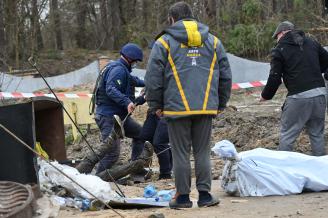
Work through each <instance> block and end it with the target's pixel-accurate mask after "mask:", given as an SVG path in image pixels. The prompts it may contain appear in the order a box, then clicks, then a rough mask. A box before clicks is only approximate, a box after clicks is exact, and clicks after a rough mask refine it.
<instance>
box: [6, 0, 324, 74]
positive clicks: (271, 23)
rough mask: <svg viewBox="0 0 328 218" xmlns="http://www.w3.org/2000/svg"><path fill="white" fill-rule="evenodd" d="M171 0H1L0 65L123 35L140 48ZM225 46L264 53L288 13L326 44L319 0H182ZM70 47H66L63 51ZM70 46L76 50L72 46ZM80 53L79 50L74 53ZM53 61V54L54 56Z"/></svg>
mask: <svg viewBox="0 0 328 218" xmlns="http://www.w3.org/2000/svg"><path fill="white" fill-rule="evenodd" d="M174 2H177V1H176V0H88V1H86V0H0V66H1V67H0V68H1V69H2V70H6V69H20V68H24V67H25V66H26V60H27V59H28V57H30V56H34V57H36V58H39V59H40V58H42V57H47V58H48V59H50V60H51V59H53V60H56V59H60V58H62V56H61V54H63V53H65V51H66V53H68V54H69V55H70V56H74V55H75V56H76V57H77V58H78V57H82V56H84V55H85V53H87V52H89V51H92V52H93V53H97V52H101V51H112V52H114V51H117V50H119V49H120V47H121V46H122V45H123V44H125V43H126V42H136V43H138V44H139V45H141V46H142V47H143V48H145V50H146V48H147V46H148V43H149V42H150V41H151V40H152V39H153V38H154V36H156V35H157V34H158V33H159V32H160V31H161V30H162V29H163V28H165V26H166V25H167V23H166V21H167V13H168V8H169V7H170V5H172V4H173V3H174ZM186 2H188V3H190V5H191V6H192V8H193V11H194V14H195V17H196V18H197V19H198V20H199V21H201V22H203V23H205V24H207V25H209V26H210V29H211V32H212V33H214V34H216V35H217V36H218V37H219V38H220V39H221V40H222V41H223V43H224V46H225V47H226V50H227V51H228V52H230V53H233V54H235V55H238V56H240V57H245V58H250V59H255V60H266V61H267V60H268V54H269V51H270V49H271V48H272V47H273V46H274V40H273V39H272V38H271V35H272V33H273V31H274V29H275V27H276V25H277V23H279V22H280V21H283V20H289V21H291V22H293V23H295V24H296V26H297V27H298V28H300V29H303V30H305V31H306V32H307V33H309V34H311V35H313V37H315V38H316V39H317V40H318V41H319V42H320V43H321V44H323V45H328V30H327V27H328V25H327V24H328V16H327V13H326V11H325V1H324V0H186ZM68 51H69V52H68ZM72 51H74V52H72ZM79 53H80V56H79ZM53 63H55V62H53Z"/></svg>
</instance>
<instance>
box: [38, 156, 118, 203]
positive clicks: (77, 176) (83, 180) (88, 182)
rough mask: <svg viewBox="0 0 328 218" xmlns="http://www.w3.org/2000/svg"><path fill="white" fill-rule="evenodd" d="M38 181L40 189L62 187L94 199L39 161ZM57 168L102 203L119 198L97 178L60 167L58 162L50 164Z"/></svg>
mask: <svg viewBox="0 0 328 218" xmlns="http://www.w3.org/2000/svg"><path fill="white" fill-rule="evenodd" d="M38 163H39V166H40V170H39V181H40V186H41V188H43V187H47V188H50V187H53V186H62V187H64V188H66V189H67V190H68V191H70V192H71V193H72V194H73V195H75V196H77V197H82V198H88V199H92V198H94V197H93V196H91V195H90V194H88V193H87V192H86V191H84V190H83V189H82V188H81V187H79V186H78V185H76V184H75V183H73V182H72V181H71V180H69V179H68V178H67V177H65V176H64V175H63V174H61V173H60V172H58V171H57V170H56V169H55V168H54V167H52V166H50V164H48V163H47V162H45V161H43V160H39V162H38ZM52 164H54V165H55V166H56V167H57V168H59V169H60V170H61V171H63V172H64V173H65V174H67V175H68V176H69V177H70V178H72V179H73V180H74V181H76V182H78V184H80V185H81V186H82V187H83V188H85V189H86V190H88V191H89V192H91V193H92V194H94V195H95V196H96V197H98V198H99V199H101V200H103V201H108V200H119V199H120V197H119V196H118V195H117V194H116V193H115V192H114V191H113V190H112V189H111V187H110V184H109V183H108V182H105V181H103V180H102V179H100V178H99V177H97V176H93V175H86V174H81V173H79V172H78V171H77V169H75V168H73V167H70V166H67V165H61V164H59V163H58V162H52Z"/></svg>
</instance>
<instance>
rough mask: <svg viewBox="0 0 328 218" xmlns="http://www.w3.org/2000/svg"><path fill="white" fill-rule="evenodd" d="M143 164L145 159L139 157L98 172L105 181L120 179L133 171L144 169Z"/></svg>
mask: <svg viewBox="0 0 328 218" xmlns="http://www.w3.org/2000/svg"><path fill="white" fill-rule="evenodd" d="M143 165H144V161H143V160H142V159H138V160H135V161H131V162H128V163H125V164H123V165H114V166H112V167H111V168H110V169H107V170H104V171H102V172H100V173H98V174H97V176H99V177H100V178H101V179H102V180H104V181H112V180H113V179H114V180H118V179H120V178H123V177H125V176H127V175H129V174H131V173H135V172H139V171H140V170H142V169H143ZM107 171H108V172H107ZM108 173H109V174H110V175H109V174H108Z"/></svg>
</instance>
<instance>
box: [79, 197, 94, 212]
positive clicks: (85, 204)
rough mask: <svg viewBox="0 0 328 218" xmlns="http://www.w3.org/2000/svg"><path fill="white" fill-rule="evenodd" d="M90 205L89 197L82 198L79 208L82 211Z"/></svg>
mask: <svg viewBox="0 0 328 218" xmlns="http://www.w3.org/2000/svg"><path fill="white" fill-rule="evenodd" d="M90 205H91V202H90V200H89V199H83V200H82V205H81V208H80V209H81V210H82V211H87V210H89V208H90Z"/></svg>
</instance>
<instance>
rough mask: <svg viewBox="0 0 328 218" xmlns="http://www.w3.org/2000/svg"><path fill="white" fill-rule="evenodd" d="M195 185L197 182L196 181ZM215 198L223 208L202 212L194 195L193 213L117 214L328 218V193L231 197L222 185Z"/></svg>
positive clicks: (98, 216)
mask: <svg viewBox="0 0 328 218" xmlns="http://www.w3.org/2000/svg"><path fill="white" fill-rule="evenodd" d="M193 183H194V181H193ZM212 192H213V194H214V195H215V196H216V197H218V198H219V199H220V200H221V203H220V205H219V206H214V207H209V208H198V207H197V206H196V201H197V194H196V193H195V190H193V192H192V197H193V199H194V200H193V202H194V207H193V208H191V209H183V210H172V209H168V208H160V209H157V208H151V209H142V210H136V209H132V210H117V211H118V212H119V213H121V214H122V215H124V216H125V217H136V218H139V217H140V218H141V217H149V216H150V215H152V214H155V213H162V214H163V215H164V216H165V217H176V218H178V217H186V218H191V217H249V218H252V217H327V214H328V192H320V193H303V194H300V195H292V196H272V197H248V198H240V197H231V196H227V195H226V194H225V193H224V192H223V190H222V189H221V188H220V187H219V181H218V180H215V181H213V184H212ZM58 217H60V218H76V217H88V218H91V217H95V218H109V217H119V216H118V215H117V214H115V213H114V212H112V211H110V210H105V211H96V212H91V211H90V212H80V211H78V210H75V209H67V210H61V211H60V214H59V216H58Z"/></svg>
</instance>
